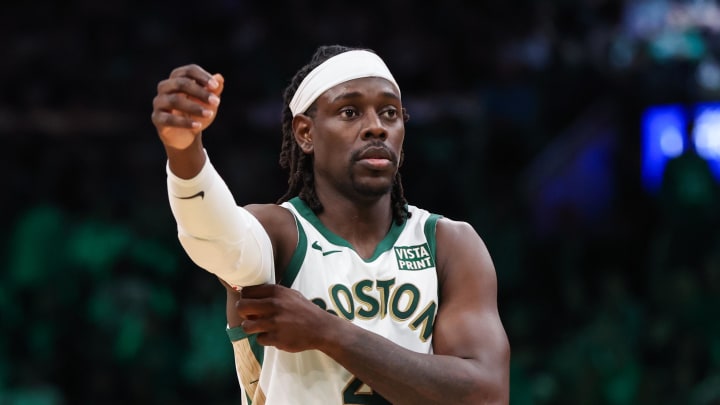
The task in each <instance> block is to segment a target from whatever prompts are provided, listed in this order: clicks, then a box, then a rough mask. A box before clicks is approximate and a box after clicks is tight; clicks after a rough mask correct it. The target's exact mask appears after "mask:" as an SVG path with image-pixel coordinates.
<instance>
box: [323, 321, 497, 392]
mask: <svg viewBox="0 0 720 405" xmlns="http://www.w3.org/2000/svg"><path fill="white" fill-rule="evenodd" d="M332 330H333V332H332V335H331V337H330V339H329V342H328V343H327V344H326V345H324V347H323V348H322V349H321V350H322V351H323V352H325V353H326V354H327V355H329V356H330V357H332V358H333V359H334V360H335V361H337V362H338V363H340V364H341V365H343V367H345V368H346V369H347V370H348V371H350V372H351V373H352V374H353V375H355V376H356V377H357V378H358V379H360V380H361V381H363V382H364V383H365V384H367V385H368V386H370V387H371V388H372V389H373V390H374V391H376V392H377V393H379V394H380V395H382V396H383V397H384V398H385V399H387V400H388V401H390V402H391V403H393V404H396V405H400V404H506V403H507V401H508V398H507V393H506V390H505V388H504V387H503V379H502V378H501V377H500V376H498V375H497V373H495V372H494V370H490V369H488V368H487V367H484V366H483V364H481V362H480V361H479V360H475V359H463V358H459V357H455V356H447V355H436V354H423V353H416V352H413V351H410V350H407V349H405V348H403V347H401V346H398V345H396V344H395V343H393V342H391V341H389V340H387V339H385V338H383V337H381V336H379V335H377V334H374V333H372V332H368V331H366V330H364V329H361V328H359V327H357V326H355V325H353V324H351V323H349V322H345V321H342V320H339V322H338V325H336V326H334V327H333V328H332Z"/></svg>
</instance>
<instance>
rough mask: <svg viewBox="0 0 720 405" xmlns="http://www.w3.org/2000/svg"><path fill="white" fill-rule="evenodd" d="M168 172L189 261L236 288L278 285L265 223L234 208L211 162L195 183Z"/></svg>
mask: <svg viewBox="0 0 720 405" xmlns="http://www.w3.org/2000/svg"><path fill="white" fill-rule="evenodd" d="M166 171H167V187H168V198H169V200H170V208H171V210H172V213H173V215H174V216H175V221H176V222H177V226H178V238H179V239H180V243H181V244H182V246H183V248H184V249H185V252H186V253H187V254H188V256H189V257H190V258H191V259H192V260H193V262H195V264H197V265H198V266H200V267H202V268H203V269H205V270H207V271H209V272H211V273H213V274H215V275H217V276H218V277H220V278H221V279H222V280H223V281H225V282H227V283H228V284H230V285H231V286H232V287H234V288H242V287H244V286H249V285H256V284H263V283H274V282H275V264H274V260H273V250H272V243H271V242H270V237H269V236H268V234H267V232H266V231H265V229H264V228H263V227H262V225H261V224H260V222H259V221H258V220H257V218H255V216H254V215H252V214H251V213H250V212H248V211H247V210H246V209H244V208H242V207H239V206H238V205H237V204H236V203H235V199H234V198H233V196H232V194H231V193H230V190H229V189H228V187H227V185H226V184H225V182H224V181H223V180H222V178H220V175H219V174H218V173H217V171H215V168H214V167H213V166H212V164H211V163H210V159H209V158H207V159H206V160H205V165H204V166H203V168H202V170H201V171H200V173H199V174H198V175H197V176H195V177H194V178H192V179H187V180H185V179H181V178H179V177H177V176H175V175H174V174H173V173H172V172H171V171H170V167H169V165H168V166H167V167H166Z"/></svg>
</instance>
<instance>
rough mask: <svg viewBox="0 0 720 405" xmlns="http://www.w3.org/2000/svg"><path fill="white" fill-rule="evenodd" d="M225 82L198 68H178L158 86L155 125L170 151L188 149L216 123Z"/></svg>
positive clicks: (217, 75) (195, 66)
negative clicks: (214, 121) (202, 133)
mask: <svg viewBox="0 0 720 405" xmlns="http://www.w3.org/2000/svg"><path fill="white" fill-rule="evenodd" d="M224 83H225V79H224V78H223V77H222V75H220V74H217V73H216V74H214V75H213V74H210V73H208V72H207V71H205V69H203V68H201V67H200V66H198V65H185V66H181V67H178V68H176V69H174V70H173V71H172V73H170V77H169V78H167V79H165V80H163V81H161V82H160V83H158V86H157V96H155V98H154V99H153V112H152V122H153V124H154V125H155V128H156V129H157V132H158V135H159V136H160V139H161V140H162V142H163V144H165V147H166V148H173V149H178V150H184V149H186V148H188V147H189V146H190V145H192V144H193V142H194V141H195V138H196V137H197V136H199V135H200V133H201V132H202V131H203V130H204V129H205V128H207V127H208V126H209V125H210V124H211V123H212V122H213V120H214V119H215V116H216V115H217V111H218V106H219V105H220V94H221V93H222V90H223V86H224Z"/></svg>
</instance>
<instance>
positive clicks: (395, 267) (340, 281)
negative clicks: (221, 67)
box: [227, 198, 439, 405]
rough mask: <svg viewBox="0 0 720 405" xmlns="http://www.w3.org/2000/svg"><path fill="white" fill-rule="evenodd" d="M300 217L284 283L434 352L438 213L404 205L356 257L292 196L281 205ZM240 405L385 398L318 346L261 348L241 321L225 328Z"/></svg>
mask: <svg viewBox="0 0 720 405" xmlns="http://www.w3.org/2000/svg"><path fill="white" fill-rule="evenodd" d="M282 206H283V207H285V208H287V209H288V210H290V211H291V212H292V213H293V214H294V216H295V218H296V222H297V228H298V236H299V237H298V246H297V248H296V250H295V253H294V255H293V257H292V259H291V262H290V265H289V266H288V268H287V269H286V271H285V273H284V276H283V279H282V280H281V284H282V285H285V286H287V287H291V288H293V289H295V290H297V291H300V292H301V293H302V294H303V295H304V296H305V297H307V298H308V299H310V300H312V301H313V302H314V303H315V304H317V305H319V306H320V307H321V308H324V309H326V310H327V311H329V312H332V313H333V314H336V315H337V316H340V317H342V318H345V319H347V320H349V321H350V322H353V323H354V324H355V325H357V326H359V327H361V328H364V329H367V330H369V331H372V332H374V333H377V334H378V335H381V336H384V337H385V338H387V339H389V340H391V341H393V342H395V343H397V344H399V345H400V346H403V347H405V348H407V349H409V350H413V351H416V352H420V353H432V332H433V323H434V320H435V315H436V313H437V308H438V282H437V272H436V269H435V225H436V222H437V220H438V218H439V216H438V215H436V214H430V213H429V212H427V211H425V210H422V209H419V208H417V207H414V206H409V210H410V213H411V215H412V216H411V217H410V218H409V219H408V220H407V221H405V223H404V224H403V225H400V226H398V225H396V224H394V225H393V226H392V228H391V229H390V231H389V232H388V234H387V236H386V237H385V239H383V240H382V241H381V242H380V244H378V246H377V248H376V249H375V252H374V253H373V255H372V257H371V258H369V259H367V260H365V259H363V258H361V257H360V256H359V255H358V254H357V253H356V252H355V251H354V250H353V248H352V246H351V245H350V244H349V243H348V242H347V241H345V240H344V239H342V238H340V237H339V236H337V235H335V234H333V233H332V232H330V231H329V230H328V229H327V228H325V226H324V225H323V224H322V223H321V222H320V221H319V219H318V218H317V217H316V216H315V214H314V213H313V212H312V211H311V210H310V208H309V207H308V206H307V205H306V204H305V203H304V202H303V201H302V200H300V199H298V198H294V199H292V200H291V201H289V202H286V203H284V204H282ZM227 332H228V336H229V337H230V340H231V341H232V344H233V350H234V354H235V364H236V368H237V373H238V379H239V381H240V385H241V388H242V392H243V399H242V400H243V404H252V405H262V404H269V405H292V404H301V405H308V404H322V405H343V404H383V403H388V402H387V401H386V400H384V399H383V398H382V397H380V396H379V395H378V394H374V393H373V392H372V390H371V389H370V388H369V387H368V386H366V385H364V384H363V383H362V382H361V381H359V380H358V379H356V378H354V377H353V375H352V374H350V373H349V372H348V371H347V370H345V368H343V367H342V366H340V365H339V364H338V363H336V362H335V361H334V360H332V359H331V358H330V357H328V356H326V355H325V354H323V353H322V352H320V351H317V350H309V351H305V352H300V353H288V352H284V351H281V350H277V349H275V348H274V347H263V346H260V345H258V344H257V343H256V342H255V338H254V336H252V335H251V336H247V335H245V334H244V333H243V332H242V329H240V328H233V329H228V331H227Z"/></svg>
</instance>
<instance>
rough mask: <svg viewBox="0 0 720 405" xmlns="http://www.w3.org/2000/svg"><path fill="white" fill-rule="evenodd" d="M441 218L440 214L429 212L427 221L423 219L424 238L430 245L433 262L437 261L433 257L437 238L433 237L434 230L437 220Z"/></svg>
mask: <svg viewBox="0 0 720 405" xmlns="http://www.w3.org/2000/svg"><path fill="white" fill-rule="evenodd" d="M440 218H442V215H438V214H430V216H429V217H428V219H427V221H425V227H424V230H425V239H427V242H428V245H430V255H432V258H433V262H435V263H437V260H436V257H435V246H436V245H437V239H436V237H435V231H436V230H437V221H438V219H440Z"/></svg>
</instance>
